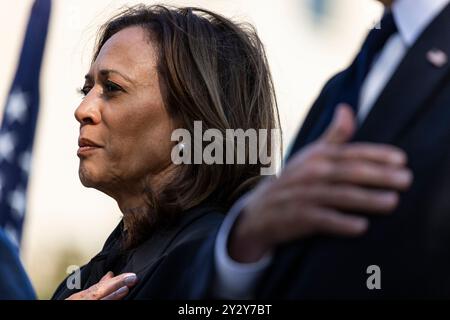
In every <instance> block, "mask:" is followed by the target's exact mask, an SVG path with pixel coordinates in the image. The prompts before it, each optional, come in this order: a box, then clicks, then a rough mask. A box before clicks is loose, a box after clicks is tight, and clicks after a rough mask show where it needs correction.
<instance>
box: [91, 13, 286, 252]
mask: <svg viewBox="0 0 450 320" xmlns="http://www.w3.org/2000/svg"><path fill="white" fill-rule="evenodd" d="M132 26H139V27H142V28H143V29H144V30H145V31H147V33H148V37H149V41H152V42H153V43H155V44H156V45H157V47H158V50H159V54H158V72H159V76H160V79H161V80H160V81H161V88H162V91H163V100H164V103H165V107H166V108H167V110H168V113H169V114H170V116H171V117H173V118H174V119H177V120H178V123H181V126H182V128H184V129H187V130H188V131H189V132H190V133H191V134H192V135H193V134H194V121H201V122H202V129H203V131H205V130H207V129H211V128H214V129H218V130H220V131H221V132H222V133H225V131H226V130H227V129H243V130H244V131H246V130H247V129H256V130H258V129H267V130H268V141H267V147H268V152H269V154H271V155H272V157H271V158H272V159H275V158H277V157H273V155H276V154H278V152H277V150H276V149H278V150H279V151H280V154H281V151H282V150H281V134H280V135H279V136H278V137H279V139H277V140H279V141H273V139H272V136H271V134H270V130H271V129H280V125H279V115H278V109H277V103H276V97H275V93H274V87H273V83H272V78H271V74H270V70H269V67H268V63H267V58H266V54H265V50H264V47H263V44H262V43H261V40H260V39H259V37H258V35H257V33H256V31H255V29H254V28H253V27H252V26H251V25H249V24H243V23H240V24H238V23H234V22H232V21H231V20H229V19H227V18H225V17H223V16H221V15H219V14H216V13H214V12H211V11H208V10H205V9H200V8H194V7H186V8H174V7H167V6H162V5H152V6H147V5H138V6H134V7H130V8H126V9H124V10H123V11H121V12H120V13H119V14H118V15H116V16H114V17H113V18H112V19H111V20H109V21H108V22H106V23H105V24H104V25H103V26H102V27H101V29H100V31H99V34H98V40H97V45H96V48H95V52H94V57H93V60H94V61H95V59H96V58H97V56H98V54H99V52H100V50H101V48H102V47H103V45H104V44H105V43H106V42H107V41H108V39H109V38H111V37H112V36H113V35H114V34H116V33H117V32H119V31H121V30H123V29H125V28H127V27H132ZM175 143H176V142H174V144H175ZM235 155H236V152H235ZM245 157H246V161H245V164H212V165H208V164H205V163H203V164H184V165H179V167H178V168H177V170H178V171H177V173H176V174H175V175H173V176H172V177H171V178H170V179H169V181H168V182H167V183H166V185H165V186H164V187H163V188H161V190H151V189H150V188H149V190H148V207H149V210H148V211H147V212H144V213H136V214H131V215H129V216H127V215H125V216H124V223H125V226H126V229H127V238H126V239H127V240H126V246H127V247H132V246H135V245H137V244H139V243H140V242H142V241H143V240H144V239H145V238H147V237H148V236H149V235H150V234H151V232H152V230H154V229H155V227H157V226H158V227H160V226H161V225H170V224H171V223H174V221H176V219H177V217H178V215H179V214H182V212H183V211H185V210H187V209H189V208H192V207H194V206H196V205H198V204H200V203H204V202H205V201H206V202H210V203H213V204H214V205H219V206H221V207H222V208H223V209H224V210H227V209H228V208H229V207H230V206H231V205H232V204H233V202H234V201H235V200H236V199H237V198H238V197H240V196H241V195H242V194H243V193H244V192H245V191H247V190H249V189H250V188H252V187H253V186H254V185H255V184H256V183H257V182H258V181H259V180H260V178H261V175H260V171H261V168H263V167H267V166H270V164H263V163H261V161H260V159H259V158H258V160H257V163H256V164H255V163H253V164H252V163H250V161H249V153H248V150H247V151H246V152H245Z"/></svg>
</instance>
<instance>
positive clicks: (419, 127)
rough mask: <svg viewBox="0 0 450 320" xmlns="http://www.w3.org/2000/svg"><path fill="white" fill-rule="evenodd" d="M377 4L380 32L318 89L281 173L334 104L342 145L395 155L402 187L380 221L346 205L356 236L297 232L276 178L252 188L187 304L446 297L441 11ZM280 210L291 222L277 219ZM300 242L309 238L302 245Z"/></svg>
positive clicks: (449, 228)
mask: <svg viewBox="0 0 450 320" xmlns="http://www.w3.org/2000/svg"><path fill="white" fill-rule="evenodd" d="M380 1H381V0H380ZM381 2H383V4H384V5H385V6H386V12H385V15H384V17H383V19H382V21H381V24H380V25H381V28H379V29H374V30H372V31H371V32H370V33H369V35H368V37H367V39H366V41H365V42H364V45H363V47H362V49H361V51H360V53H359V54H358V56H357V57H356V59H355V61H354V62H353V64H352V65H351V66H350V67H349V68H348V69H346V70H344V71H343V72H341V73H339V74H337V75H336V76H335V77H333V78H332V79H331V80H330V81H329V82H328V83H327V84H326V85H325V87H324V89H323V91H322V93H321V94H320V96H319V97H318V99H317V101H316V102H315V103H314V105H313V106H312V108H311V110H310V112H309V114H308V116H307V118H306V120H305V122H304V124H303V126H302V128H301V130H300V132H299V134H298V136H297V138H296V140H295V142H294V144H293V148H292V153H291V155H290V157H289V158H290V160H289V161H288V162H287V166H286V168H285V170H284V171H285V172H286V171H289V170H290V174H291V175H292V174H293V173H295V171H293V170H292V167H294V166H295V163H294V164H293V162H295V161H297V162H298V161H299V160H298V159H299V154H302V153H305V152H308V149H310V148H311V146H313V145H314V144H317V139H318V138H319V137H320V136H321V135H323V132H324V131H325V129H326V128H327V126H329V125H330V122H331V120H332V118H333V114H335V113H336V108H337V106H338V105H339V104H340V103H343V102H344V103H347V104H349V105H350V106H351V107H352V108H353V111H354V113H355V114H356V118H357V119H356V120H355V121H357V123H358V124H357V126H358V128H357V129H356V131H355V132H354V134H353V131H352V130H349V131H348V132H350V134H348V135H347V137H346V138H349V137H350V136H351V137H352V143H349V145H352V144H353V145H354V144H355V143H356V144H358V143H361V142H371V143H377V144H389V145H395V146H398V147H399V148H401V149H403V150H405V152H406V153H407V155H408V166H409V167H410V168H411V170H412V172H413V175H414V182H413V184H412V186H411V188H410V189H408V190H407V191H406V192H405V193H402V194H401V195H400V199H399V202H398V206H396V209H395V210H394V212H393V213H392V214H391V215H387V216H370V217H369V216H366V215H365V210H364V208H361V209H358V208H357V206H355V205H354V206H351V205H350V204H352V203H353V204H354V203H355V199H356V198H353V199H351V200H349V201H347V204H348V206H347V210H349V211H350V212H352V213H353V214H354V215H355V216H360V217H365V219H367V221H369V227H368V229H367V230H366V232H365V233H364V234H363V235H361V236H359V237H356V238H352V239H349V238H343V237H333V236H325V235H324V236H317V235H314V233H313V232H309V233H305V232H304V230H302V229H301V228H300V227H297V228H296V227H295V225H296V224H295V220H294V219H293V218H292V217H296V216H297V217H301V216H302V215H303V218H304V213H303V211H305V210H306V208H305V207H304V206H301V205H298V206H297V207H296V208H295V209H289V204H290V203H294V200H293V199H292V198H286V199H287V200H286V201H285V203H284V204H283V205H278V206H274V205H272V204H273V203H275V202H274V200H273V199H274V197H275V196H274V195H276V194H277V192H279V191H278V189H281V188H282V187H280V186H282V183H280V182H279V181H280V180H281V181H283V179H284V180H287V179H288V177H289V175H288V174H284V175H283V173H282V174H281V176H280V179H279V181H278V182H277V183H272V182H269V183H266V184H265V185H262V186H260V187H259V188H257V189H256V190H255V192H253V193H252V194H251V195H249V196H248V197H247V199H246V200H245V201H244V200H243V201H242V202H241V203H242V204H241V205H240V206H236V208H235V211H236V213H235V214H232V215H230V217H231V218H230V217H229V218H227V219H228V221H225V223H224V225H223V226H222V228H221V230H220V232H219V234H218V237H217V240H216V241H215V242H214V241H209V242H208V243H207V244H206V245H205V247H204V250H203V251H202V252H201V253H200V254H203V258H205V257H206V256H207V255H208V253H209V254H210V256H209V259H210V260H213V258H212V257H211V252H214V255H215V257H214V260H215V263H214V266H213V265H212V264H211V265H210V267H209V268H203V269H204V272H203V273H197V274H198V275H199V278H198V280H199V281H198V285H196V286H194V288H193V289H192V297H200V296H202V295H203V294H204V293H205V289H207V288H208V287H209V288H210V290H211V282H213V283H214V285H213V286H212V290H213V291H214V293H215V295H216V296H222V297H231V298H239V297H248V296H253V297H260V298H267V297H276V298H338V299H342V298H394V297H449V296H450V273H449V272H448V270H450V254H448V252H449V249H450V220H449V217H450V216H449V215H450V202H449V201H448V200H447V199H449V198H450V197H449V195H448V194H447V193H449V192H450V190H449V189H444V188H445V186H447V185H449V183H450V174H449V173H450V162H449V161H448V160H449V159H448V157H449V155H450V148H447V146H449V142H450V126H449V125H448V123H449V119H450V63H449V61H448V57H449V55H450V5H449V2H450V1H449V0H433V1H430V0H414V1H412V0H394V1H391V0H382V1H381ZM344 109H345V108H344ZM337 112H341V113H347V115H341V128H344V131H345V128H346V127H349V126H348V125H347V126H346V125H345V122H346V121H347V122H349V121H350V122H351V120H348V119H350V118H351V117H350V116H348V110H347V111H337ZM342 117H343V118H345V117H347V120H342ZM331 126H333V125H331ZM350 127H351V125H350ZM348 132H347V133H348ZM344 136H345V134H344ZM345 140H346V139H343V141H341V142H345ZM319 144H320V143H319ZM300 158H301V157H300ZM348 163H350V164H353V165H357V166H359V164H358V163H357V162H351V161H349V162H348ZM353 168H354V166H353ZM360 169H361V170H359V171H366V172H367V170H365V169H363V168H362V167H361V168H360ZM342 172H345V170H344V171H342V170H341V174H342ZM347 178H348V175H347ZM383 178H387V177H386V176H385V177H383ZM359 182H360V181H356V183H355V184H356V185H358V184H359ZM372 182H373V181H372ZM372 185H373V186H375V187H377V188H379V187H380V186H379V185H374V184H372ZM291 187H292V188H295V186H294V185H292V186H291ZM347 189H348V188H347ZM286 190H287V189H286ZM302 191H303V194H308V193H310V192H309V191H308V189H307V188H304V189H303V190H302ZM326 191H327V189H322V190H321V194H322V195H324V194H326V193H327V192H326ZM349 193H350V192H346V193H342V194H341V195H340V198H341V200H342V199H345V197H346V196H347V195H348V194H349ZM340 207H341V209H342V207H343V204H342V203H341V204H340ZM366 209H367V208H366ZM289 210H290V213H291V214H290V215H289V218H286V216H287V215H285V217H284V218H283V219H281V218H282V217H283V214H284V212H286V211H289ZM297 222H298V223H297V225H300V224H301V223H302V221H301V220H300V219H298V220H297ZM323 222H324V219H320V223H323ZM316 226H317V223H316ZM316 229H317V228H316ZM315 231H317V230H315ZM308 235H313V236H310V237H306V239H305V236H308ZM300 237H301V238H302V239H300V240H297V241H296V242H292V240H294V239H296V238H300ZM289 241H291V242H289ZM208 246H209V247H208ZM203 261H204V260H203ZM194 268H195V265H194ZM197 269H198V268H197ZM214 270H215V272H214ZM213 279H215V280H213ZM233 279H237V280H233Z"/></svg>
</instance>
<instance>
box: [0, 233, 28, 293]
mask: <svg viewBox="0 0 450 320" xmlns="http://www.w3.org/2000/svg"><path fill="white" fill-rule="evenodd" d="M16 251H17V250H16V249H15V248H14V247H13V245H12V244H11V242H10V241H9V240H8V238H7V237H6V235H5V234H4V232H3V231H2V230H1V229H0V300H10V299H20V300H29V299H35V294H34V291H33V288H32V286H31V283H30V281H29V280H28V277H27V275H26V273H25V271H24V269H23V267H22V264H21V263H20V260H19V257H18V255H17V252H16Z"/></svg>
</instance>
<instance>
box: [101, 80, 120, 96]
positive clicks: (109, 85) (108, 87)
mask: <svg viewBox="0 0 450 320" xmlns="http://www.w3.org/2000/svg"><path fill="white" fill-rule="evenodd" d="M105 91H106V92H107V93H113V92H117V91H122V88H121V87H120V86H118V85H117V84H115V83H113V82H110V81H108V82H106V83H105Z"/></svg>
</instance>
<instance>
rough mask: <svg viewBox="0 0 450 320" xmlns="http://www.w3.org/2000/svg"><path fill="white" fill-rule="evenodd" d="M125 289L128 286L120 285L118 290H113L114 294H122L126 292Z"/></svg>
mask: <svg viewBox="0 0 450 320" xmlns="http://www.w3.org/2000/svg"><path fill="white" fill-rule="evenodd" d="M127 291H128V287H127V286H125V287H122V288H120V289H118V290H117V291H116V292H115V295H116V296H119V295H122V294H124V293H126V292H127Z"/></svg>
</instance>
